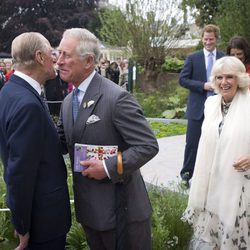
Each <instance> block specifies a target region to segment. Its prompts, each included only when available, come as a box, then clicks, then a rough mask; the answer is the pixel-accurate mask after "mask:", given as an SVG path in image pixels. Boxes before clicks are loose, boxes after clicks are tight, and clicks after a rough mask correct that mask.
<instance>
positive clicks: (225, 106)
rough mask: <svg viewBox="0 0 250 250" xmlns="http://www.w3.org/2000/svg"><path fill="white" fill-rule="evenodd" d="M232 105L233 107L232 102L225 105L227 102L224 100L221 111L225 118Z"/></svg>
mask: <svg viewBox="0 0 250 250" xmlns="http://www.w3.org/2000/svg"><path fill="white" fill-rule="evenodd" d="M230 105H231V102H228V103H225V101H224V100H223V99H222V103H221V111H222V115H223V116H226V115H227V113H228V110H229V107H230Z"/></svg>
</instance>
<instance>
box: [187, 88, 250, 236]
mask: <svg viewBox="0 0 250 250" xmlns="http://www.w3.org/2000/svg"><path fill="white" fill-rule="evenodd" d="M221 100H222V97H221V95H216V96H212V97H209V98H208V99H207V101H206V103H205V112H204V114H205V119H204V122H203V125H202V135H201V138H200V142H199V147H198V152H197V158H196V164H195V170H194V176H193V179H192V185H191V190H190V194H189V202H188V208H192V209H194V210H196V211H197V210H198V211H199V210H203V209H206V210H207V211H210V212H212V213H214V214H216V215H217V216H218V217H219V219H220V221H221V222H223V224H224V226H225V227H227V229H228V231H229V232H230V231H232V230H233V228H234V224H235V219H236V215H237V211H238V209H239V199H240V194H241V192H242V186H243V185H244V186H245V188H246V189H245V192H246V193H247V194H248V196H250V186H249V182H250V181H247V180H246V178H245V177H244V175H245V174H249V173H250V171H249V170H248V171H247V172H237V171H236V170H235V169H234V167H233V163H234V161H236V160H238V159H239V158H240V157H241V156H244V155H247V154H250V94H249V91H248V92H247V93H242V92H241V91H237V93H236V95H235V97H234V99H233V101H232V103H231V105H230V108H229V110H228V113H227V115H226V117H225V120H224V125H223V127H222V131H221V134H220V136H219V131H218V128H219V124H220V122H221V121H222V112H221ZM246 202H247V204H248V203H249V200H248V201H246Z"/></svg>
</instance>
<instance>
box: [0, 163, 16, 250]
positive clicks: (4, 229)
mask: <svg viewBox="0 0 250 250" xmlns="http://www.w3.org/2000/svg"><path fill="white" fill-rule="evenodd" d="M6 207H7V206H6V185H5V182H4V180H3V165H2V163H1V161H0V208H6ZM15 246H17V241H16V239H14V229H13V226H12V224H11V219H10V212H9V211H6V212H0V249H2V250H9V249H14V247H15Z"/></svg>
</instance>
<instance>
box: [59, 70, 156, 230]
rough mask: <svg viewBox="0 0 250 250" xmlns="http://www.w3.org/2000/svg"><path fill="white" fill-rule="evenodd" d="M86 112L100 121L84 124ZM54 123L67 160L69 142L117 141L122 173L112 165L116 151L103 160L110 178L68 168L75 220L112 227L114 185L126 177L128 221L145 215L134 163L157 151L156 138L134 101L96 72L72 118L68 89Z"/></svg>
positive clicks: (101, 227) (146, 202) (137, 164)
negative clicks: (120, 155)
mask: <svg viewBox="0 0 250 250" xmlns="http://www.w3.org/2000/svg"><path fill="white" fill-rule="evenodd" d="M90 100H93V101H94V104H93V105H91V106H90V107H87V108H86V107H85V108H84V107H83V106H84V103H87V102H89V101H90ZM92 114H95V115H96V116H98V117H99V118H100V121H98V122H96V123H93V124H88V125H87V124H86V121H87V119H88V118H89V117H90V116H91V115H92ZM58 129H59V130H58V131H59V135H60V137H61V140H62V142H65V141H66V143H67V147H68V151H69V154H70V159H71V164H72V165H73V161H74V159H73V149H74V144H75V143H84V144H93V145H118V148H119V151H122V156H123V166H124V174H123V175H122V176H119V175H118V173H117V170H116V167H117V166H116V165H117V157H112V158H109V159H107V160H105V163H106V166H107V169H108V172H109V174H110V177H111V179H109V178H105V179H104V180H101V181H97V180H93V179H89V178H87V177H84V176H82V174H81V173H73V178H74V184H73V185H74V198H75V208H76V217H77V221H78V222H80V223H81V224H84V225H87V226H89V227H91V228H93V229H96V230H109V229H113V228H115V188H116V183H117V182H119V181H120V180H121V179H126V180H128V181H127V184H126V191H127V204H128V210H127V211H128V221H129V222H132V221H142V220H145V219H147V218H148V217H149V216H150V214H151V205H150V202H149V199H148V195H147V191H146V189H145V184H144V181H143V179H142V176H141V173H140V170H139V169H140V167H142V166H143V165H144V164H145V163H146V162H147V161H149V160H150V159H151V158H153V157H154V156H155V155H156V154H157V152H158V144H157V140H156V138H155V136H154V134H153V133H152V131H151V130H150V128H149V126H148V122H147V120H146V119H145V117H144V116H143V113H142V111H141V108H140V106H139V105H138V104H137V102H136V101H135V100H134V99H133V97H132V96H131V95H130V94H129V93H128V92H127V91H125V90H124V89H122V88H121V87H119V86H118V85H116V84H114V83H113V82H111V81H110V80H108V79H106V78H104V77H102V76H100V75H99V74H98V73H96V74H95V76H94V78H93V79H92V81H91V83H90V85H89V87H88V89H87V91H86V93H85V96H84V99H83V101H82V103H81V105H80V110H79V113H78V116H77V119H76V122H75V124H73V119H72V94H69V95H68V96H67V97H66V98H65V100H64V102H63V104H62V109H61V117H60V121H59V124H58Z"/></svg>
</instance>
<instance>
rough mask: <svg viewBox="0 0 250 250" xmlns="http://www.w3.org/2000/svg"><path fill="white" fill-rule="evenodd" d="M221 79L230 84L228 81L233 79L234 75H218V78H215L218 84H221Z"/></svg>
mask: <svg viewBox="0 0 250 250" xmlns="http://www.w3.org/2000/svg"><path fill="white" fill-rule="evenodd" d="M223 79H225V80H226V81H228V82H230V81H232V80H234V79H235V76H234V75H227V74H223V75H218V76H216V77H215V80H216V81H218V82H222V80H223Z"/></svg>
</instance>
